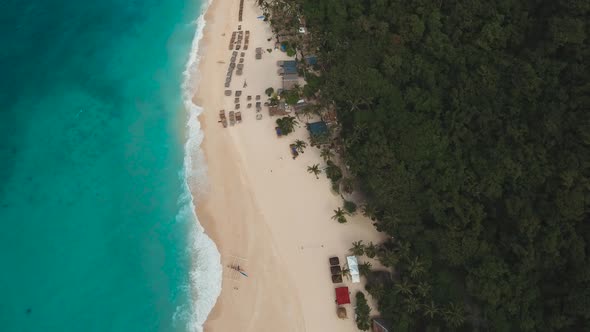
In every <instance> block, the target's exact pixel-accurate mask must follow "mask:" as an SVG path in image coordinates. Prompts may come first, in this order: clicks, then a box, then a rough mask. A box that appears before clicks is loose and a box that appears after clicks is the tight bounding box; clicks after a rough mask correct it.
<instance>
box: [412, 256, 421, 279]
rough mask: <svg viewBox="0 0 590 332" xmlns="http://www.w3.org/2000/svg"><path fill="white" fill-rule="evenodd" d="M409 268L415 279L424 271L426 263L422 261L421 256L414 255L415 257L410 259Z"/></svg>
mask: <svg viewBox="0 0 590 332" xmlns="http://www.w3.org/2000/svg"><path fill="white" fill-rule="evenodd" d="M408 270H409V271H410V276H411V277H412V278H414V279H415V278H416V277H418V276H419V275H421V274H422V273H424V263H422V262H421V261H420V258H419V257H414V259H413V260H411V261H410V264H409V266H408Z"/></svg>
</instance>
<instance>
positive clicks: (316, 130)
mask: <svg viewBox="0 0 590 332" xmlns="http://www.w3.org/2000/svg"><path fill="white" fill-rule="evenodd" d="M307 130H309V133H310V134H311V135H312V136H318V135H322V134H327V133H328V125H326V123H325V122H324V121H318V122H312V123H310V124H308V125H307Z"/></svg>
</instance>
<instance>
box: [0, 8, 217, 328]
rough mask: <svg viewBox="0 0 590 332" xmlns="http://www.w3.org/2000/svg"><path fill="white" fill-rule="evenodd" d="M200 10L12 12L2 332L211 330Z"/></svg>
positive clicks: (0, 192)
mask: <svg viewBox="0 0 590 332" xmlns="http://www.w3.org/2000/svg"><path fill="white" fill-rule="evenodd" d="M201 2H202V0H166V1H161V0H101V1H79V0H4V1H1V2H0V36H1V38H0V43H1V44H2V45H1V46H0V77H1V79H0V227H1V229H0V331H3V332H12V331H35V332H38V331H44V332H53V331H59V332H67V331H101V332H104V331H126V332H132V331H188V330H195V329H194V327H195V326H196V325H198V323H200V322H202V321H203V319H204V316H206V313H207V312H208V310H209V309H210V306H211V305H212V303H213V302H214V300H215V297H216V291H217V289H218V287H219V286H217V285H216V283H218V282H219V280H217V279H219V276H220V274H219V273H220V272H219V271H218V268H217V267H216V266H212V267H211V266H209V267H207V264H209V263H208V261H207V260H211V261H213V262H215V260H216V259H217V262H218V260H219V257H218V253H217V252H216V250H215V249H214V246H213V247H212V245H211V243H210V241H209V240H208V238H206V237H204V236H203V235H202V233H201V229H200V226H198V224H197V223H196V221H195V217H194V215H193V209H192V202H191V197H190V195H189V193H188V191H187V186H186V176H187V175H190V174H187V173H190V172H193V171H195V169H194V168H196V167H198V166H194V165H193V166H191V167H189V168H190V169H186V168H185V166H186V165H187V164H190V162H188V163H187V159H186V158H187V156H186V153H187V152H188V151H187V148H188V147H190V148H194V146H192V145H191V144H193V143H195V142H187V140H189V139H190V138H191V137H197V136H198V135H197V134H198V133H191V132H190V131H191V130H198V125H193V127H192V129H189V128H187V122H188V121H189V117H190V118H191V119H192V121H196V120H195V118H194V115H195V114H190V110H187V107H185V106H186V105H185V103H184V102H183V93H184V92H186V91H183V86H184V89H187V86H186V82H185V81H186V77H185V75H184V74H183V72H185V70H186V66H187V61H188V60H189V54H190V53H191V50H192V51H193V52H194V47H192V43H193V38H194V36H195V31H196V30H197V26H198V24H197V18H198V17H199V15H200V14H201V11H202V4H201ZM193 112H194V110H193ZM193 145H194V144H193ZM216 254H217V257H215V255H216ZM207 255H209V256H207ZM208 272H211V273H213V274H212V275H211V274H207V273H208ZM216 278H217V279H216ZM207 285H208V286H207ZM211 285H213V286H211ZM200 287H201V288H206V289H207V291H201V289H200ZM199 306H202V307H199Z"/></svg>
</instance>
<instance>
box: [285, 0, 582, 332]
mask: <svg viewBox="0 0 590 332" xmlns="http://www.w3.org/2000/svg"><path fill="white" fill-rule="evenodd" d="M283 2H288V3H290V4H294V5H293V6H289V7H288V8H289V10H293V8H301V10H302V14H304V16H305V18H306V22H307V28H308V30H309V31H310V36H312V37H311V39H312V40H311V42H312V43H313V44H314V46H316V47H319V54H318V57H319V60H320V63H321V69H322V73H321V75H318V76H316V77H314V78H313V80H314V82H313V84H315V87H314V88H313V90H312V91H306V88H305V87H304V94H305V95H312V94H313V95H314V97H317V98H318V99H320V100H323V103H324V104H325V105H327V104H330V105H334V107H335V108H336V110H337V113H338V120H339V123H340V125H341V128H340V129H341V130H339V131H338V135H339V136H338V137H337V142H340V143H341V145H342V149H341V150H339V154H340V155H341V157H342V160H343V162H344V163H345V165H346V166H347V174H348V173H350V175H351V176H354V177H355V179H357V180H358V181H357V182H358V183H359V184H360V185H361V187H360V188H357V189H358V190H360V191H362V192H363V194H364V195H366V200H367V202H366V204H365V205H364V207H363V213H364V214H365V215H367V216H368V217H370V218H371V219H373V220H374V222H375V224H376V226H377V228H378V229H379V230H380V231H383V232H386V233H387V234H389V235H391V237H392V240H391V241H388V242H386V243H384V244H381V245H380V246H379V248H378V249H377V252H376V253H375V255H376V257H378V258H379V259H380V261H381V262H382V263H383V264H384V265H386V266H390V267H395V271H396V273H395V274H394V280H393V283H395V285H396V287H373V290H374V291H373V294H374V295H375V297H376V299H377V300H378V303H379V309H380V312H381V313H382V315H383V316H384V318H388V319H389V320H391V321H393V322H395V325H396V327H395V328H394V330H407V331H422V330H432V331H434V330H440V331H447V330H448V331H450V330H458V331H473V330H479V331H581V330H583V329H584V328H586V327H588V326H590V307H589V306H588V305H587V304H588V303H590V291H589V290H590V258H589V252H588V247H589V243H588V242H589V241H590V226H589V223H588V221H589V220H590V218H589V217H590V216H589V211H590V209H589V207H590V200H588V197H590V195H589V193H590V180H589V178H588V177H589V174H590V173H589V172H588V171H587V169H588V165H589V164H590V163H589V161H590V152H589V151H590V149H589V147H590V112H588V109H590V98H588V96H589V95H590V83H588V77H590V66H589V65H588V64H587V62H588V61H587V59H589V58H590V48H589V43H590V39H589V38H588V34H589V26H590V25H589V24H588V22H590V15H589V13H590V5H589V4H588V1H582V0H568V1H549V0H538V1H524V0H511V1H479V0H476V1H470V2H465V1H456V0H452V1H424V0H419V1H401V0H284V1H283ZM309 84H310V83H308V85H309ZM309 89H311V88H308V90H309ZM325 159H326V160H328V161H331V159H330V158H325ZM336 167H337V166H336V165H335V164H333V163H332V165H328V167H327V168H326V170H325V172H326V175H327V176H328V177H329V178H330V179H331V180H332V183H333V188H335V185H334V184H335V183H337V182H338V181H340V179H341V178H342V172H341V171H339V172H338V171H337V169H336ZM338 170H339V168H338ZM347 176H348V175H347ZM343 212H344V211H343ZM410 244H411V245H410Z"/></svg>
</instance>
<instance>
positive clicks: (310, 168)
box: [307, 164, 322, 179]
mask: <svg viewBox="0 0 590 332" xmlns="http://www.w3.org/2000/svg"><path fill="white" fill-rule="evenodd" d="M321 172H322V170H321V169H320V165H319V164H313V165H311V166H307V173H309V174H312V173H313V175H315V178H316V179H319V178H320V177H319V176H318V174H320V173H321Z"/></svg>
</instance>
